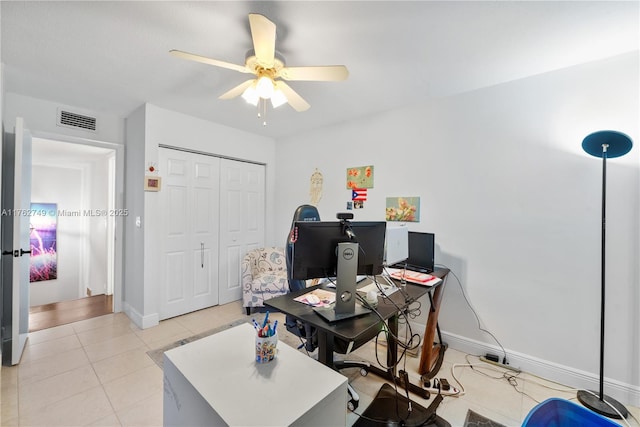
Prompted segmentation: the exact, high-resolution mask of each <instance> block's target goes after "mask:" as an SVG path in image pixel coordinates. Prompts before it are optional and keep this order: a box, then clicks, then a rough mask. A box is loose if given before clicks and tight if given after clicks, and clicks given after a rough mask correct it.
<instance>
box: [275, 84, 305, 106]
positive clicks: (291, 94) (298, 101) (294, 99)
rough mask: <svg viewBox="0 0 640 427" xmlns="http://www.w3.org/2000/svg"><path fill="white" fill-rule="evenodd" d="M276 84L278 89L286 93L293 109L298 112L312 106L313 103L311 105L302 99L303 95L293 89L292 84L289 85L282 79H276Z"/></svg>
mask: <svg viewBox="0 0 640 427" xmlns="http://www.w3.org/2000/svg"><path fill="white" fill-rule="evenodd" d="M275 84H276V89H280V90H281V91H282V93H284V96H286V97H287V102H288V103H289V105H291V107H293V109H294V110H296V111H297V112H302V111H307V110H308V109H309V108H310V107H311V105H309V103H308V102H307V101H305V100H304V99H302V97H301V96H300V95H298V94H297V92H296V91H294V90H293V89H291V86H289V85H288V84H286V83H285V82H283V81H282V80H278V81H276V82H275Z"/></svg>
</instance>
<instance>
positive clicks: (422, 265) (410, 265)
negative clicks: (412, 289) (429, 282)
mask: <svg viewBox="0 0 640 427" xmlns="http://www.w3.org/2000/svg"><path fill="white" fill-rule="evenodd" d="M435 242H436V236H435V234H433V233H421V232H417V231H410V232H409V257H408V258H407V260H406V261H404V262H399V263H397V264H394V265H392V267H393V268H406V269H407V270H411V271H417V272H419V273H433V270H434V267H435Z"/></svg>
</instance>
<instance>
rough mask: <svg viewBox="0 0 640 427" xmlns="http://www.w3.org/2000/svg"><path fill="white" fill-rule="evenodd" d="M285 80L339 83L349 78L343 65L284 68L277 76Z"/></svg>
mask: <svg viewBox="0 0 640 427" xmlns="http://www.w3.org/2000/svg"><path fill="white" fill-rule="evenodd" d="M278 75H279V76H280V77H282V78H283V79H285V80H306V81H325V82H327V81H340V80H346V79H347V77H349V70H347V67H345V66H344V65H326V66H317V67H284V68H283V69H282V70H280V73H279V74H278Z"/></svg>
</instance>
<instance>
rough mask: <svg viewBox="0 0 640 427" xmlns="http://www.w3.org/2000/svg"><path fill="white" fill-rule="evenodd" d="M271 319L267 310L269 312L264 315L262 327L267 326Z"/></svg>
mask: <svg viewBox="0 0 640 427" xmlns="http://www.w3.org/2000/svg"><path fill="white" fill-rule="evenodd" d="M268 321H269V311H268V310H267V314H266V315H265V316H264V323H262V327H263V328H264V327H265V326H267V322H268Z"/></svg>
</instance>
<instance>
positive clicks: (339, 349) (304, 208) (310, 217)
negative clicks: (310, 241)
mask: <svg viewBox="0 0 640 427" xmlns="http://www.w3.org/2000/svg"><path fill="white" fill-rule="evenodd" d="M296 221H320V214H319V213H318V209H316V207H315V206H311V205H301V206H299V207H298V208H297V209H296V211H295V213H294V214H293V220H292V221H291V229H290V231H289V236H287V244H286V247H285V251H286V262H287V277H288V278H289V291H291V292H293V291H298V290H300V289H304V288H306V287H307V283H306V281H305V280H297V279H291V264H292V262H293V242H292V238H293V236H294V231H295V223H296ZM285 325H286V328H287V330H288V331H289V332H291V333H293V334H295V335H297V336H298V337H300V338H301V339H302V340H303V344H302V345H301V346H300V347H298V348H301V347H302V346H304V347H305V349H306V350H307V351H308V352H312V351H314V350H315V349H316V348H317V347H318V335H317V333H316V331H315V328H313V327H311V326H310V325H308V324H305V323H303V322H301V321H299V320H296V319H294V318H293V317H289V316H287V318H286V322H285ZM381 329H382V325H381V327H380V329H377V330H373V331H372V332H371V333H370V334H368V335H367V336H366V337H364V338H362V339H361V340H358V341H357V342H347V341H345V340H341V339H338V338H335V340H334V351H335V352H336V353H338V354H345V355H346V354H348V353H350V352H351V351H352V350H356V349H357V348H359V347H360V346H362V345H364V344H366V343H368V342H369V341H371V340H372V339H374V338H375V337H376V336H377V335H378V333H379V332H380V330H381ZM370 366H371V365H370V364H369V363H368V362H364V361H355V360H336V361H334V362H333V368H334V369H335V370H341V369H346V368H360V374H361V375H362V376H365V375H367V373H368V369H369V367H370ZM347 389H348V391H349V396H350V399H349V402H348V407H349V409H350V410H352V411H353V410H354V409H356V408H357V407H358V402H359V400H360V397H359V396H358V393H356V391H355V390H354V389H353V388H352V387H351V385H349V384H347Z"/></svg>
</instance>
